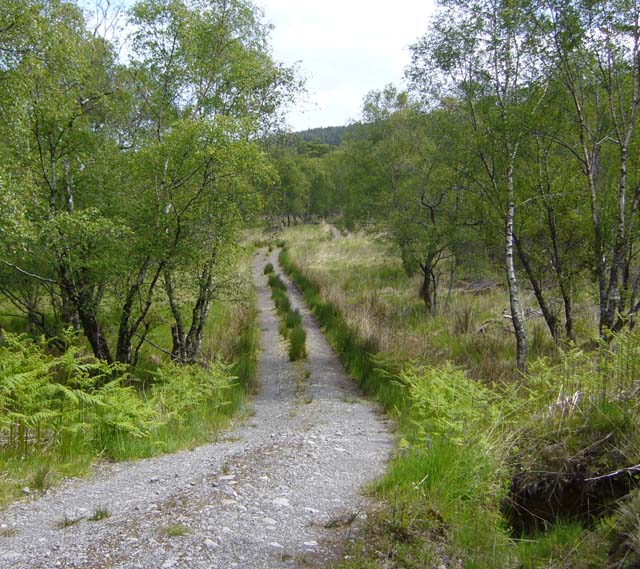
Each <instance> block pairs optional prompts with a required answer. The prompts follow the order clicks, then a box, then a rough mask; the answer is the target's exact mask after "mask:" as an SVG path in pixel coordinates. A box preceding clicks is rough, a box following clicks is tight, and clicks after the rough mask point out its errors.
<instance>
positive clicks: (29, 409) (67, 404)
mask: <svg viewBox="0 0 640 569" xmlns="http://www.w3.org/2000/svg"><path fill="white" fill-rule="evenodd" d="M129 382H130V378H129V376H128V374H127V373H126V372H125V367H124V366H123V365H121V364H108V363H105V362H102V361H97V360H94V359H93V358H84V357H82V356H81V354H80V352H79V348H77V347H74V346H72V347H70V348H69V349H68V350H67V351H66V352H65V353H63V354H62V355H52V354H50V353H49V352H48V351H47V346H46V344H45V343H44V342H35V341H33V340H31V339H28V338H26V337H24V336H17V335H14V334H9V333H5V334H4V336H3V340H2V344H1V345H0V408H1V409H2V411H3V412H2V414H1V415H0V437H1V438H0V446H4V447H5V448H8V449H13V450H16V451H18V452H20V453H22V454H24V453H27V452H29V451H31V450H38V449H41V448H43V447H44V446H46V447H48V448H59V447H61V446H63V445H64V443H65V442H67V441H70V440H76V441H77V440H80V442H81V444H82V445H83V446H85V447H87V448H92V449H94V450H95V451H97V452H107V454H109V453H110V452H111V449H113V448H114V446H115V447H121V446H122V442H123V440H125V439H127V438H131V437H133V438H143V437H148V436H149V435H150V434H151V433H153V432H154V431H155V430H157V429H158V428H160V427H161V426H162V425H168V424H171V423H179V422H181V421H183V420H184V419H185V418H186V417H187V416H188V415H189V414H194V413H204V412H206V411H210V410H212V409H217V408H219V407H221V406H223V405H225V404H226V403H227V399H226V394H227V391H228V390H229V388H230V387H231V384H232V382H233V378H232V377H230V375H229V373H228V370H227V368H226V366H224V365H223V364H213V365H212V367H210V368H209V369H206V370H205V369H203V368H200V367H196V366H178V365H175V364H168V365H166V366H164V367H161V368H160V369H159V370H158V372H157V374H156V382H155V384H154V386H153V387H152V389H151V393H150V394H149V395H148V396H147V397H144V396H142V395H141V394H139V393H138V392H137V391H136V389H135V388H134V387H132V386H131V385H128V383H129Z"/></svg>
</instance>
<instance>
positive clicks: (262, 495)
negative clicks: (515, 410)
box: [0, 252, 393, 569]
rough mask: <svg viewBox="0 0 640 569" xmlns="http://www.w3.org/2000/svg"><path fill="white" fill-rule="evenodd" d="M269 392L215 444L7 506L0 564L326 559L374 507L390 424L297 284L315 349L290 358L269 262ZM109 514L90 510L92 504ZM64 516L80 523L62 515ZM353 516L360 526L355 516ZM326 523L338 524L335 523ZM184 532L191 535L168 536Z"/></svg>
mask: <svg viewBox="0 0 640 569" xmlns="http://www.w3.org/2000/svg"><path fill="white" fill-rule="evenodd" d="M267 261H270V262H272V263H273V265H274V266H275V267H279V265H278V261H277V257H276V253H275V252H274V253H272V254H271V255H270V256H269V257H268V258H266V257H265V254H264V253H262V252H261V253H258V254H257V255H256V257H255V259H254V263H253V275H254V281H255V283H256V288H257V297H258V307H259V312H260V327H261V330H262V333H261V346H260V347H261V356H260V360H259V365H258V381H259V385H260V390H259V393H258V394H257V395H256V397H255V398H254V399H253V401H252V409H251V411H250V412H249V413H248V418H247V419H245V420H244V421H243V422H242V423H241V424H238V425H237V426H236V427H235V429H233V430H230V431H229V432H227V433H225V434H224V435H223V437H222V438H221V440H220V441H219V442H216V443H212V444H209V445H205V446H201V447H198V448H196V449H194V450H192V451H184V452H179V453H176V454H171V455H165V456H161V457H157V458H152V459H145V460H140V461H136V462H127V463H119V464H115V465H103V466H101V467H100V468H98V469H96V472H95V473H94V475H92V476H91V477H90V478H89V479H82V480H69V481H67V482H65V483H64V484H62V485H61V486H59V487H57V488H55V489H52V490H50V491H48V492H47V493H46V495H44V496H42V497H40V498H37V499H33V500H31V501H28V502H20V503H16V504H13V505H12V506H10V507H8V508H7V509H5V510H4V511H2V512H0V568H2V569H10V568H11V569H13V568H15V569H27V568H28V569H37V568H47V569H48V568H52V567H68V568H144V569H147V568H148V569H170V568H174V567H175V568H189V569H191V568H228V567H241V568H243V569H244V568H247V569H251V568H271V567H300V566H302V567H322V566H325V565H326V564H327V562H328V561H329V560H331V559H334V558H335V557H336V556H337V555H339V551H340V544H341V543H344V540H345V539H346V537H347V535H348V534H349V532H351V530H352V528H351V526H350V524H349V523H344V520H346V521H347V522H348V521H349V520H350V519H351V518H352V517H353V516H354V515H355V514H356V513H358V512H361V511H363V510H364V509H365V507H366V499H365V498H364V497H363V496H362V495H361V493H360V489H361V487H362V485H363V484H365V483H366V482H368V481H370V480H372V479H374V478H375V477H377V476H379V475H380V474H381V473H382V472H383V470H384V468H385V465H386V463H387V461H388V458H389V455H390V453H391V451H392V446H393V445H392V437H391V435H390V429H389V424H388V421H387V420H386V419H385V418H384V417H383V416H382V415H381V413H380V411H379V409H377V408H376V407H375V406H373V405H372V404H370V403H368V402H366V401H364V400H362V399H361V398H360V397H359V395H358V393H357V391H356V390H355V388H354V386H353V384H352V382H350V381H349V379H348V378H347V377H346V375H345V372H344V370H343V368H342V366H341V365H340V363H339V361H338V359H337V357H336V355H335V354H334V352H333V350H332V349H331V347H330V346H329V344H328V343H327V341H326V339H325V338H324V336H323V335H322V333H321V331H320V330H319V328H318V326H317V324H316V323H315V322H314V321H313V318H311V316H310V314H309V312H308V310H307V309H306V307H305V306H304V303H303V301H302V299H301V297H300V295H299V293H298V292H297V290H296V289H295V288H294V287H293V286H292V285H291V283H290V282H289V281H288V279H286V277H284V276H283V277H282V278H283V280H284V281H285V282H287V284H288V286H289V295H290V298H291V300H292V304H293V306H294V307H295V308H298V309H299V310H300V312H301V313H302V314H303V321H304V325H305V328H306V329H307V349H308V352H309V356H308V359H307V360H306V361H304V362H296V363H291V362H289V361H288V359H287V350H286V345H285V343H284V341H283V340H282V338H281V337H280V335H279V333H278V319H277V316H276V314H275V311H274V310H273V304H272V301H271V298H270V291H269V290H268V287H267V285H266V277H265V276H264V275H263V268H264V265H265V264H266V262H267ZM98 509H104V510H106V511H108V512H109V514H110V515H109V517H108V518H106V519H103V520H101V521H89V519H88V518H89V517H91V516H92V515H93V514H94V513H95V512H96V510H98ZM64 520H68V521H69V522H71V521H73V522H74V523H70V524H66V525H67V527H63V525H65V524H63V521H64ZM356 525H357V524H356ZM327 526H328V527H327ZM172 527H173V528H174V530H175V531H174V533H177V532H179V530H181V529H182V530H184V531H186V533H185V534H184V535H174V536H172V535H169V534H170V533H171V528H172Z"/></svg>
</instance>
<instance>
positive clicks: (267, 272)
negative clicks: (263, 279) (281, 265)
mask: <svg viewBox="0 0 640 569" xmlns="http://www.w3.org/2000/svg"><path fill="white" fill-rule="evenodd" d="M272 273H273V264H271V263H267V264H266V265H265V267H264V274H265V275H270V274H272Z"/></svg>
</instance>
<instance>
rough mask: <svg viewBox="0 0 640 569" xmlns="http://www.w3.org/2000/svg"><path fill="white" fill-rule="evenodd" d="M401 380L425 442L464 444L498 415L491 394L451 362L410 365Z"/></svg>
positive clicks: (403, 372)
mask: <svg viewBox="0 0 640 569" xmlns="http://www.w3.org/2000/svg"><path fill="white" fill-rule="evenodd" d="M398 381H399V382H400V383H401V385H403V386H404V387H405V388H406V389H407V397H408V398H409V400H410V401H411V406H412V414H413V417H414V419H413V420H414V421H415V424H416V429H417V435H418V437H419V438H420V439H421V440H422V441H425V442H426V441H428V440H430V439H431V438H437V437H442V438H445V439H447V440H449V441H450V442H451V443H453V444H464V443H465V442H466V441H468V440H469V439H471V438H474V437H475V436H477V435H478V433H480V432H482V431H483V430H485V429H487V427H488V425H491V424H492V422H493V421H494V420H495V417H496V416H497V414H498V413H497V410H496V409H495V407H494V399H495V396H494V395H493V394H492V393H491V391H490V390H488V389H487V388H486V387H484V386H483V385H482V384H481V383H479V382H478V381H474V380H472V379H469V378H467V377H466V375H465V373H464V371H463V370H461V369H459V368H456V367H455V366H453V365H451V364H450V363H445V364H444V365H442V366H440V367H431V366H429V367H426V366H419V365H411V366H408V367H406V368H405V369H403V370H402V372H401V373H400V375H399V376H398Z"/></svg>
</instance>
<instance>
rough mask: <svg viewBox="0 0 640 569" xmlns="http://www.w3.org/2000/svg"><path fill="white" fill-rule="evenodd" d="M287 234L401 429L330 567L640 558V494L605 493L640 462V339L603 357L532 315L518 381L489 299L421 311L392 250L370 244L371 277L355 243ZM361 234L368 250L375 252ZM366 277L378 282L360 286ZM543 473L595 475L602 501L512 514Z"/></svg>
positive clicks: (317, 297) (344, 345) (337, 335)
mask: <svg viewBox="0 0 640 569" xmlns="http://www.w3.org/2000/svg"><path fill="white" fill-rule="evenodd" d="M312 231H313V232H316V233H317V231H318V230H317V229H313V230H309V229H307V228H305V229H303V230H299V232H301V233H303V232H309V233H310V232H312ZM314 236H315V233H314ZM289 237H290V238H289V239H288V242H289V243H290V244H291V249H290V250H287V251H283V252H282V253H281V256H280V262H281V264H282V265H283V267H284V268H285V270H286V271H287V272H288V274H289V275H290V277H291V278H292V280H293V281H294V282H295V283H296V284H297V286H298V287H299V288H300V289H301V290H302V291H303V294H304V297H305V300H306V301H307V303H308V304H309V306H310V307H311V308H312V310H313V311H314V314H315V316H316V318H317V319H318V320H319V321H320V323H321V325H322V326H323V327H324V329H325V331H326V333H327V335H328V337H329V339H330V340H331V342H332V344H333V346H334V348H335V349H336V351H337V352H338V354H339V355H340V357H341V359H342V361H343V363H344V364H345V367H346V368H347V370H348V371H349V373H350V374H351V376H352V377H353V378H354V379H355V380H356V381H357V382H358V383H359V384H360V385H361V386H362V387H363V389H364V390H365V391H366V392H367V393H369V394H371V395H373V396H375V397H376V398H377V399H378V400H379V401H380V402H381V403H382V404H383V405H384V407H385V408H386V410H387V411H388V412H389V413H390V414H391V415H392V416H393V417H394V418H395V419H396V422H397V425H398V438H399V449H398V456H397V457H396V458H395V459H394V460H393V461H392V463H391V464H390V467H389V469H388V472H387V473H386V475H385V476H384V477H383V478H382V479H381V480H379V481H378V482H377V483H376V484H375V485H373V487H372V492H373V494H374V495H375V496H376V497H378V498H379V499H380V500H381V506H380V509H379V510H376V511H375V512H373V513H372V514H371V515H370V517H369V522H368V523H367V527H366V528H365V537H364V539H363V540H359V541H357V542H356V543H355V544H354V545H353V546H352V547H351V548H350V550H349V551H348V556H347V558H345V561H344V562H341V563H339V564H337V565H336V567H342V568H346V567H349V568H351V567H385V568H395V567H398V568H400V567H403V568H405V567H416V568H417V567H431V566H434V567H435V566H445V567H477V568H482V569H484V568H492V567H495V568H503V567H522V568H525V567H526V568H532V569H533V568H538V567H545V568H551V567H558V568H565V567H575V568H589V567H592V568H594V569H595V568H598V567H600V568H602V567H612V568H613V567H616V568H620V569H622V568H627V569H628V568H631V567H636V566H637V565H634V564H633V563H637V561H636V559H637V558H639V557H640V544H639V541H638V533H637V531H635V529H636V528H634V523H636V521H637V519H638V518H637V516H638V511H640V502H638V500H637V494H632V495H631V496H635V498H629V499H628V500H626V501H625V502H624V505H623V506H622V507H619V504H620V500H619V498H620V497H619V496H618V495H615V496H606V495H604V493H603V492H602V487H604V486H606V484H602V485H601V484H600V482H598V480H599V477H602V479H603V480H604V481H605V482H607V481H610V480H612V479H611V478H609V477H610V475H611V474H612V473H614V472H615V469H616V467H624V466H631V465H635V464H638V462H640V456H639V454H640V450H639V449H640V411H639V407H638V403H637V401H638V395H639V394H640V384H639V383H638V380H637V377H638V373H637V372H638V371H639V365H640V334H638V333H626V334H622V335H620V336H618V337H617V339H616V341H615V342H613V343H612V344H611V345H609V346H604V345H603V346H600V347H599V348H598V349H597V351H596V352H588V353H586V352H582V351H580V350H578V349H575V348H568V349H567V350H565V351H562V350H561V349H558V350H556V348H555V347H554V346H553V344H552V343H551V342H549V339H548V338H547V337H546V336H545V334H543V333H542V332H543V331H544V330H543V329H542V328H541V327H540V326H538V325H537V324H536V323H535V322H534V323H533V324H531V326H532V327H535V328H537V332H535V331H534V333H533V336H532V337H533V338H534V340H535V341H534V342H533V343H534V344H535V350H534V351H535V353H536V354H537V356H538V357H539V359H538V361H537V363H535V365H533V366H532V367H531V369H530V372H529V374H528V375H527V376H519V375H517V374H514V373H513V371H510V370H508V369H507V364H506V361H507V359H511V355H512V354H511V347H509V346H508V336H507V335H506V334H507V332H506V331H503V327H504V326H505V325H504V323H503V322H502V318H501V317H500V316H498V317H491V315H490V313H489V312H488V311H487V306H488V304H486V301H487V299H485V298H482V297H477V296H469V295H466V294H465V293H462V294H459V295H454V297H453V299H452V301H451V303H450V306H451V308H452V314H450V315H449V317H446V318H445V317H444V316H443V315H439V316H436V317H435V318H433V317H432V318H431V320H429V321H428V320H427V319H426V318H425V317H424V316H423V315H421V314H419V313H418V312H417V310H416V309H414V308H413V306H412V302H411V301H409V302H406V297H404V296H403V295H404V293H403V292H401V291H402V290H403V289H402V286H404V285H401V282H402V279H404V278H405V277H403V276H402V275H400V274H399V273H397V272H395V269H394V270H391V271H387V270H386V269H385V268H384V267H385V266H386V265H385V263H386V261H384V260H382V259H380V258H379V257H377V256H375V255H373V254H370V257H369V258H368V259H367V260H366V262H369V261H372V265H373V267H374V268H373V269H372V271H373V272H374V273H375V276H374V277H372V278H371V280H370V281H369V282H368V284H367V285H363V281H366V280H367V278H369V277H368V276H367V275H368V274H371V272H369V273H368V272H367V269H366V268H365V269H363V268H362V266H361V265H360V264H359V263H361V262H362V259H360V260H358V259H357V258H356V259H354V258H353V257H348V256H346V255H344V254H341V256H340V257H336V255H335V254H334V253H335V251H336V249H337V248H340V250H341V251H343V252H344V251H347V250H348V249H349V247H350V245H349V244H348V243H344V242H345V241H349V239H351V238H349V239H343V240H339V241H336V242H328V241H327V242H325V241H321V240H320V239H318V238H317V236H315V238H314V239H306V240H304V239H303V240H302V241H300V240H296V234H295V233H293V232H291V233H290V236H289ZM353 239H354V240H360V241H359V242H358V244H357V245H356V247H357V248H359V250H362V249H363V248H365V247H370V249H371V250H376V247H378V246H377V245H367V244H366V243H365V241H366V240H365V239H363V238H361V237H354V238H353ZM378 249H379V247H378ZM352 252H353V251H352ZM293 255H295V257H293ZM292 257H293V258H295V262H294V260H293V259H292ZM301 265H302V266H303V267H304V268H301ZM356 267H357V268H356ZM356 274H357V275H358V278H357V279H356V278H354V277H355V275H356ZM373 281H375V283H376V285H375V287H374V288H373V290H372V288H368V289H363V287H364V286H369V285H371V286H372V287H373V285H372V284H371V283H372V282H373ZM489 294H493V293H489ZM403 305H404V306H405V308H404V309H402V306H403ZM483 307H484V308H483ZM505 338H507V341H506V342H505ZM418 341H420V342H421V343H422V344H424V345H425V346H426V349H425V348H418V347H416V342H418ZM505 343H506V344H507V347H506V349H505ZM507 356H508V358H507ZM572 469H573V470H572ZM545 473H546V474H551V475H553V477H555V478H554V479H553V484H554V485H555V486H553V485H550V486H549V487H547V498H548V500H547V501H550V500H551V499H553V497H554V494H553V492H554V490H553V488H556V489H558V488H562V487H563V486H562V484H565V485H566V492H568V493H570V492H571V491H572V488H573V487H572V486H571V484H586V486H584V487H579V489H578V492H583V493H584V494H585V495H586V496H587V497H588V499H587V503H589V500H593V502H591V506H592V510H588V511H586V513H585V511H581V512H579V514H580V515H578V513H573V514H572V513H571V512H569V513H568V515H566V516H565V515H564V514H563V512H562V511H553V510H552V511H550V512H544V511H537V510H535V509H533V508H532V511H530V512H528V513H527V512H523V511H518V510H517V500H518V499H519V498H518V496H519V494H518V491H519V490H520V489H522V488H524V489H525V491H524V493H523V495H530V496H533V495H535V493H534V492H533V491H532V488H533V487H535V484H538V485H540V487H544V482H545V476H546V474H545ZM573 473H579V474H580V475H581V478H580V477H577V478H573V477H572V474H573ZM587 477H591V478H593V479H594V480H595V482H586V483H585V479H586V478H587ZM621 480H623V481H624V484H626V487H625V488H623V490H624V491H625V492H628V491H629V488H631V487H632V486H633V485H634V483H637V481H636V482H634V479H633V476H632V475H631V474H630V475H628V476H626V478H625V474H624V473H623V474H622V475H618V477H617V478H616V481H617V482H616V484H619V483H621V482H620V481H621ZM529 482H532V483H533V484H534V486H533V487H529V486H527V484H528V483H529ZM601 486H602V487H601ZM549 497H551V498H549ZM609 498H612V499H609ZM598 500H599V501H600V502H601V503H602V508H600V510H598V508H596V507H595V506H596V504H597V503H598V502H597V501H598ZM522 505H523V506H524V507H525V508H526V507H528V506H530V504H529V505H527V504H526V503H525V504H522ZM565 513H566V512H565ZM574 514H575V515H574ZM527 516H529V517H530V518H531V517H533V518H535V516H540V520H541V523H540V525H539V526H535V524H534V525H532V526H531V527H521V528H518V523H522V520H525V519H527ZM525 526H526V523H525Z"/></svg>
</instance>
